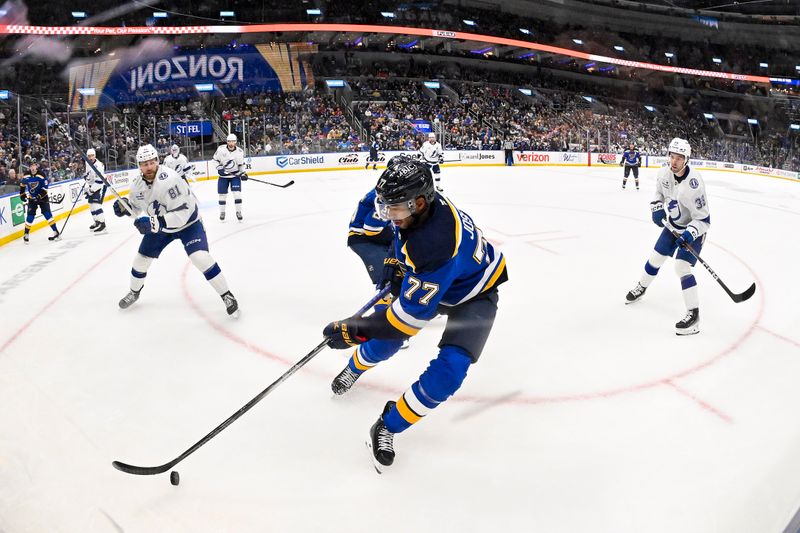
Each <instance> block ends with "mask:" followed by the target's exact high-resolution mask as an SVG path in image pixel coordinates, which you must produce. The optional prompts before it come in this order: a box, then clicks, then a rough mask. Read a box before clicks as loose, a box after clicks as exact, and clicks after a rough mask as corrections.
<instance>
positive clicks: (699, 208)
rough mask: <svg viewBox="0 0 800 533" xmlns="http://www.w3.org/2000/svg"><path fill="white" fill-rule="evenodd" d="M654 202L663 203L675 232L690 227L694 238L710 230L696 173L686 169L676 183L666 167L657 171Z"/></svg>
mask: <svg viewBox="0 0 800 533" xmlns="http://www.w3.org/2000/svg"><path fill="white" fill-rule="evenodd" d="M654 201H658V202H663V203H664V211H665V212H666V213H667V217H669V221H670V223H671V224H672V225H673V226H675V227H676V228H678V229H684V228H686V227H687V226H692V227H694V228H695V229H696V230H697V236H698V237H699V236H700V235H703V234H704V233H705V232H706V231H708V228H709V227H710V226H711V215H710V212H709V210H708V198H707V197H706V185H705V182H703V177H702V176H701V175H700V173H699V172H698V171H696V170H695V169H693V168H689V167H687V174H686V177H685V178H683V179H682V180H681V182H680V183H678V180H676V179H675V175H674V174H673V173H672V170H671V169H670V168H669V167H663V168H662V169H661V170H659V171H658V176H657V178H656V195H655V199H654Z"/></svg>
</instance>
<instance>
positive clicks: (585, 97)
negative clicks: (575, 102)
mask: <svg viewBox="0 0 800 533" xmlns="http://www.w3.org/2000/svg"><path fill="white" fill-rule="evenodd" d="M581 98H583V99H584V100H586V101H587V102H593V101H594V100H592V97H591V96H581Z"/></svg>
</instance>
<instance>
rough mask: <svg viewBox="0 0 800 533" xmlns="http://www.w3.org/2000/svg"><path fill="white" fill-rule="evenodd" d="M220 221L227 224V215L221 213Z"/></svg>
mask: <svg viewBox="0 0 800 533" xmlns="http://www.w3.org/2000/svg"><path fill="white" fill-rule="evenodd" d="M219 219H220V220H221V221H223V222H225V213H220V214H219Z"/></svg>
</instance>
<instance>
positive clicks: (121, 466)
mask: <svg viewBox="0 0 800 533" xmlns="http://www.w3.org/2000/svg"><path fill="white" fill-rule="evenodd" d="M389 290H390V287H388V286H387V287H384V288H383V289H381V290H380V291H378V293H377V294H375V296H373V297H372V298H370V300H369V302H367V303H366V304H364V306H363V307H362V308H361V309H359V310H358V311H356V313H355V315H358V316H360V315H362V314H364V313H365V312H366V311H367V310H368V309H369V308H370V307H372V306H373V305H375V304H376V303H377V302H378V301H379V300H380V299H381V298H383V297H384V296H386V295H387V294H388V293H389ZM327 345H328V339H327V338H326V339H323V341H322V342H321V343H319V344H318V345H317V346H316V347H315V348H314V349H313V350H311V351H310V352H308V354H307V355H306V356H305V357H303V358H302V359H300V360H299V361H297V362H296V363H295V364H294V365H292V367H291V368H290V369H289V370H287V371H286V372H284V373H283V375H281V377H279V378H278V379H276V380H275V381H274V382H272V384H270V386H268V387H267V388H266V389H264V390H263V391H261V392H260V393H258V395H256V396H255V397H254V398H253V399H252V400H250V401H249V402H247V403H246V404H245V405H244V406H242V408H241V409H239V410H238V411H236V412H235V413H233V414H232V415H231V416H230V417H228V419H227V420H225V421H224V422H223V423H222V424H220V425H218V426H217V427H216V428H214V429H213V430H212V431H211V433H209V434H208V435H206V436H205V437H203V438H202V439H200V440H199V441H197V442H196V443H194V445H192V447H191V448H189V449H188V450H186V451H185V452H183V453H182V454H180V455H179V456H178V457H176V458H175V459H173V460H172V461H170V462H168V463H164V464H163V465H161V466H134V465H129V464H126V463H122V462H120V461H114V462H113V463H111V464H112V466H113V467H114V468H116V469H117V470H121V471H123V472H125V473H126V474H136V475H139V476H152V475H154V474H162V473H164V472H166V471H167V470H169V469H171V468H172V467H173V466H175V465H176V464H178V463H180V462H181V461H183V460H184V459H186V458H187V457H189V456H190V455H191V454H193V453H194V452H196V451H197V449H198V448H200V447H201V446H203V445H204V444H205V443H207V442H208V441H210V440H211V439H213V438H214V437H216V436H217V435H219V433H220V432H222V430H224V429H225V428H226V427H228V426H230V425H231V424H233V423H234V422H235V421H236V420H238V419H239V418H240V417H241V416H242V415H243V414H245V413H246V412H247V411H249V410H250V409H252V408H253V406H255V405H256V404H257V403H258V402H260V401H261V400H263V399H264V397H265V396H266V395H267V394H269V393H270V392H272V391H273V390H275V389H276V388H277V387H278V385H280V384H281V383H283V382H284V381H286V380H287V379H289V378H290V377H291V376H292V374H294V373H295V372H297V371H298V370H300V369H301V368H302V367H303V366H305V364H306V363H308V362H309V361H311V360H312V359H313V358H314V357H315V356H316V355H317V354H318V353H319V352H321V351H322V349H323V348H325V346H327Z"/></svg>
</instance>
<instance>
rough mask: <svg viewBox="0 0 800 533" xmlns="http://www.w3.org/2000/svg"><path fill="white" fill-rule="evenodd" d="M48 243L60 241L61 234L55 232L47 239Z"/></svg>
mask: <svg viewBox="0 0 800 533" xmlns="http://www.w3.org/2000/svg"><path fill="white" fill-rule="evenodd" d="M47 240H48V241H60V240H61V233H59V231H58V230H55V231H54V232H53V234H52V235H50V236H49V237H48V238H47Z"/></svg>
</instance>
